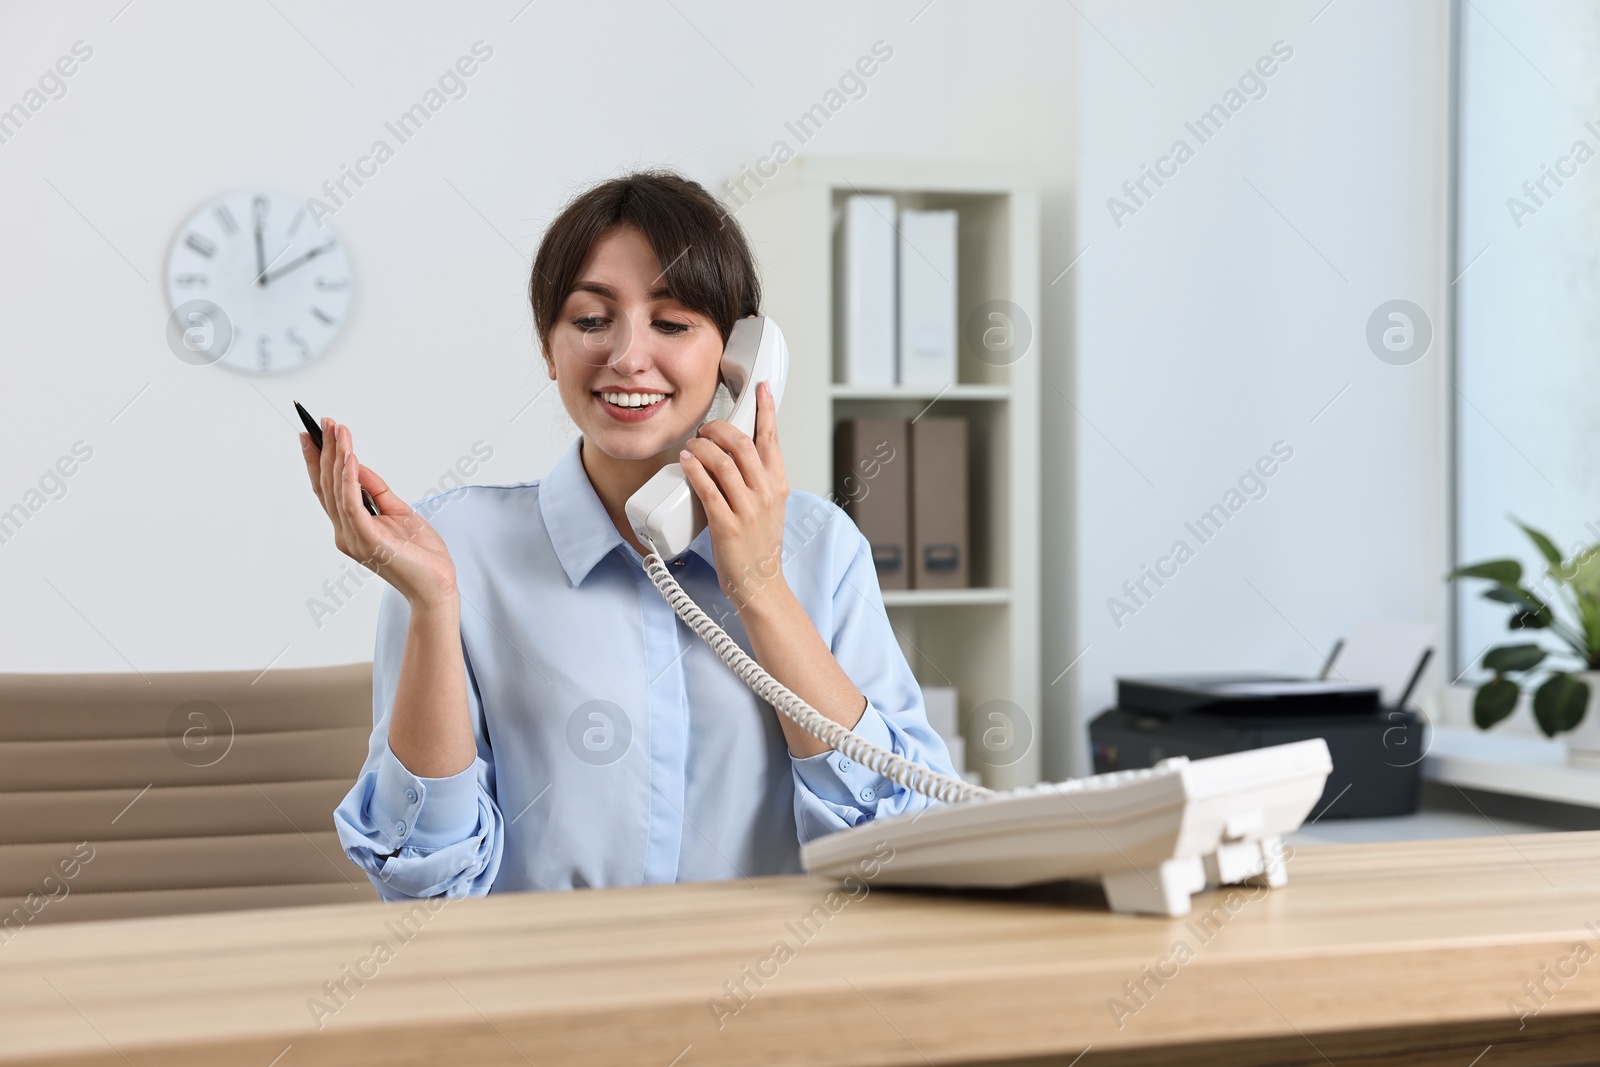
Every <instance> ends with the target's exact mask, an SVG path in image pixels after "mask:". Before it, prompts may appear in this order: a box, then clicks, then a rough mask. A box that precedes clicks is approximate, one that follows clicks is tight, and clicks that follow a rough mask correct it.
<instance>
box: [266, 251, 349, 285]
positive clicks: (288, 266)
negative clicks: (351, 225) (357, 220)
mask: <svg viewBox="0 0 1600 1067" xmlns="http://www.w3.org/2000/svg"><path fill="white" fill-rule="evenodd" d="M332 251H333V242H332V241H329V242H328V243H327V244H325V245H319V246H318V247H316V248H313V249H312V250H311V251H309V252H307V253H306V254H305V255H303V256H301V257H300V258H299V259H291V260H290V261H289V262H287V263H285V264H284V265H283V266H281V267H279V268H278V269H277V270H275V271H273V272H272V273H271V274H268V275H267V276H266V277H264V278H262V279H261V284H262V285H267V284H269V283H270V282H271V281H272V280H273V279H274V278H281V277H283V276H284V275H285V274H288V273H289V272H290V271H292V270H294V269H295V268H297V267H303V266H305V265H306V264H307V263H309V262H311V261H312V260H313V259H316V258H317V257H318V256H320V255H322V254H323V253H324V252H332Z"/></svg>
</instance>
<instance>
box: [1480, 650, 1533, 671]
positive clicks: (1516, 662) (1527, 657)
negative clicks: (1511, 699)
mask: <svg viewBox="0 0 1600 1067" xmlns="http://www.w3.org/2000/svg"><path fill="white" fill-rule="evenodd" d="M1546 654H1547V653H1546V652H1545V650H1544V649H1543V648H1542V647H1540V646H1539V645H1501V646H1500V647H1499V648H1491V649H1490V650H1489V651H1488V652H1486V653H1484V656H1483V665H1484V666H1485V667H1487V668H1488V669H1489V670H1491V671H1494V673H1496V674H1504V673H1505V672H1506V671H1527V670H1532V669H1533V668H1534V667H1537V666H1538V665H1539V664H1541V663H1543V662H1544V658H1545V656H1546Z"/></svg>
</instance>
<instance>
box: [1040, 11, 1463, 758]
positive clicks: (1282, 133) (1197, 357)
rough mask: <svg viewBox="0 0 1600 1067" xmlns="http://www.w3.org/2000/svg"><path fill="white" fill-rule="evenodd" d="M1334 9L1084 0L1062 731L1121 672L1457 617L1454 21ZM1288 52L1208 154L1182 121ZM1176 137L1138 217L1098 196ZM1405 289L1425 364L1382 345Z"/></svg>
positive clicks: (1277, 661)
mask: <svg viewBox="0 0 1600 1067" xmlns="http://www.w3.org/2000/svg"><path fill="white" fill-rule="evenodd" d="M1325 5H1326V0H1304V2H1296V3H1281V2H1267V0H1254V2H1240V3H1231V4H1225V5H1224V4H1199V3H1194V4H1174V3H1164V4H1149V3H1122V2H1118V3H1111V2H1105V0H1098V2H1085V3H1080V7H1081V8H1082V10H1083V13H1084V15H1085V16H1086V17H1087V18H1088V19H1089V20H1091V21H1092V22H1093V23H1094V25H1095V26H1096V27H1097V29H1098V32H1093V31H1085V32H1083V33H1081V35H1080V50H1079V53H1078V68H1079V78H1080V83H1079V89H1078V99H1079V111H1078V168H1077V197H1078V199H1077V220H1078V222H1077V235H1076V249H1075V251H1074V254H1076V251H1077V250H1081V249H1083V248H1084V247H1085V246H1087V247H1088V251H1087V252H1086V253H1085V254H1084V256H1083V258H1082V260H1081V261H1080V262H1079V263H1078V265H1077V266H1076V267H1074V268H1073V271H1072V273H1071V274H1070V275H1069V276H1068V277H1069V278H1071V279H1073V281H1072V283H1071V284H1075V285H1076V295H1075V300H1076V351H1075V367H1074V368H1073V371H1072V373H1070V374H1069V373H1067V372H1066V371H1064V370H1061V369H1060V368H1056V370H1057V371H1058V372H1060V374H1061V378H1060V380H1058V381H1057V382H1056V384H1057V385H1058V386H1059V387H1060V390H1061V393H1065V394H1067V395H1068V396H1070V397H1071V398H1072V403H1073V404H1075V405H1076V410H1074V409H1073V408H1072V407H1069V406H1068V405H1067V403H1066V402H1065V401H1064V400H1063V399H1062V396H1061V394H1060V393H1056V392H1055V391H1054V390H1052V389H1049V388H1048V387H1047V389H1046V402H1047V403H1053V404H1055V405H1056V410H1057V412H1058V418H1057V419H1056V420H1053V421H1054V422H1055V423H1056V425H1057V427H1058V429H1057V431H1056V432H1057V435H1058V437H1059V438H1062V439H1064V442H1065V445H1064V447H1070V448H1071V449H1072V450H1073V455H1074V463H1073V467H1072V471H1073V473H1072V475H1071V477H1072V478H1073V479H1075V482H1074V484H1073V485H1072V486H1071V487H1070V488H1069V489H1068V490H1067V491H1066V492H1065V493H1063V494H1061V495H1060V496H1059V497H1057V498H1055V499H1054V500H1053V501H1052V508H1051V511H1050V514H1051V515H1052V516H1053V520H1052V525H1053V526H1054V530H1053V531H1052V529H1050V528H1047V530H1046V543H1047V544H1049V543H1051V542H1052V541H1055V542H1056V543H1060V541H1061V539H1062V531H1063V530H1074V529H1075V530H1076V534H1077V536H1076V537H1075V538H1072V539H1071V541H1070V555H1069V558H1070V561H1071V563H1070V564H1069V563H1067V562H1066V561H1063V562H1062V563H1060V564H1058V566H1057V573H1056V575H1054V576H1050V580H1049V581H1048V582H1047V588H1046V595H1047V601H1048V602H1051V603H1052V608H1051V609H1048V610H1049V616H1048V618H1047V627H1046V630H1045V649H1046V660H1047V670H1046V673H1047V677H1046V682H1049V681H1050V680H1051V678H1052V677H1054V676H1055V672H1056V671H1060V670H1061V669H1063V668H1065V667H1066V666H1067V665H1068V664H1069V663H1070V662H1071V661H1072V660H1073V659H1074V658H1075V657H1077V656H1079V655H1080V653H1081V654H1082V658H1081V659H1080V660H1079V661H1078V662H1077V664H1076V666H1074V667H1072V669H1071V671H1069V672H1068V673H1067V674H1066V675H1065V676H1063V677H1062V678H1061V679H1060V681H1058V682H1057V683H1056V684H1055V685H1053V686H1047V693H1048V694H1049V696H1048V700H1049V701H1050V703H1049V704H1048V705H1047V707H1048V709H1049V712H1050V713H1051V714H1052V715H1054V716H1056V717H1057V718H1058V720H1068V721H1072V722H1074V723H1076V724H1077V725H1079V726H1080V727H1081V725H1082V724H1083V723H1084V722H1086V721H1087V719H1089V718H1091V717H1092V716H1093V715H1095V714H1097V713H1098V712H1099V711H1101V710H1102V709H1104V708H1105V707H1107V706H1109V705H1110V704H1111V703H1112V701H1113V698H1114V678H1115V677H1116V676H1117V675H1120V674H1131V673H1136V672H1157V671H1183V670H1195V671H1200V670H1211V671H1219V670H1238V669H1258V670H1270V671H1284V672H1292V673H1300V674H1305V673H1309V672H1314V671H1315V670H1316V669H1318V668H1319V667H1320V664H1321V660H1322V657H1323V656H1324V655H1325V654H1326V652H1327V651H1328V649H1329V648H1330V647H1331V646H1332V644H1333V642H1334V640H1335V639H1336V638H1337V637H1338V636H1340V635H1341V634H1343V633H1346V632H1348V631H1349V630H1350V628H1351V627H1352V625H1353V624H1355V623H1357V622H1358V621H1359V620H1362V619H1365V618H1382V617H1396V618H1420V619H1425V620H1429V621H1432V622H1434V623H1435V624H1436V625H1439V627H1440V633H1441V634H1442V633H1443V623H1444V610H1445V604H1446V599H1445V586H1444V585H1443V583H1442V581H1441V577H1442V575H1443V574H1444V572H1445V571H1446V569H1447V544H1448V522H1447V511H1446V507H1447V501H1448V494H1447V471H1448V463H1447V458H1446V456H1447V454H1446V444H1447V442H1446V430H1447V414H1446V413H1447V397H1448V393H1449V387H1448V384H1447V379H1446V374H1445V358H1444V357H1445V350H1446V349H1445V344H1444V341H1445V338H1444V336H1443V330H1444V327H1445V323H1444V321H1443V320H1444V313H1445V295H1446V289H1447V285H1448V281H1449V278H1448V275H1447V261H1446V258H1445V256H1446V248H1447V235H1448V230H1447V203H1446V190H1447V181H1446V178H1447V156H1446V152H1447V144H1448V141H1447V130H1448V128H1447V101H1448V33H1447V30H1448V24H1447V7H1446V4H1445V3H1443V2H1442V0H1437V2H1426V3H1406V4H1395V3H1392V2H1389V0H1337V2H1336V3H1334V4H1332V5H1331V6H1325ZM1280 40H1281V41H1284V42H1286V44H1287V45H1288V46H1289V47H1290V48H1292V49H1293V56H1292V58H1290V59H1289V60H1288V61H1287V62H1283V63H1281V64H1280V65H1279V66H1278V67H1277V69H1276V71H1275V73H1274V74H1273V75H1272V77H1270V78H1267V79H1263V81H1264V83H1265V85H1266V93H1265V95H1264V96H1262V97H1261V98H1260V99H1254V100H1248V101H1246V102H1245V103H1244V104H1243V106H1242V107H1240V108H1239V109H1238V111H1237V113H1235V114H1233V115H1232V116H1231V117H1230V118H1229V119H1228V121H1227V123H1226V124H1225V125H1224V126H1223V128H1222V129H1221V131H1220V132H1218V133H1216V134H1215V135H1214V137H1212V138H1211V139H1210V140H1208V141H1207V142H1206V143H1204V144H1201V143H1200V142H1199V140H1198V139H1197V138H1196V137H1195V136H1194V135H1193V134H1192V133H1191V132H1189V131H1188V130H1186V129H1185V127H1184V123H1185V121H1186V120H1192V119H1194V118H1195V117H1196V116H1198V115H1199V114H1201V113H1202V112H1203V111H1205V110H1206V109H1207V108H1208V107H1209V106H1210V105H1212V104H1213V103H1217V102H1219V101H1222V100H1223V97H1224V94H1225V93H1226V92H1227V90H1228V89H1229V88H1230V87H1232V86H1235V85H1236V84H1237V82H1238V79H1239V78H1240V76H1241V74H1243V73H1244V72H1245V71H1246V70H1247V69H1249V68H1250V67H1251V66H1252V65H1253V64H1254V63H1255V62H1256V61H1257V59H1258V57H1261V56H1263V55H1269V54H1270V53H1271V50H1272V46H1273V44H1274V42H1276V41H1280ZM1179 138H1182V139H1185V140H1187V141H1188V142H1189V144H1190V146H1191V147H1192V148H1194V149H1195V152H1194V155H1193V158H1191V159H1189V160H1188V161H1187V162H1186V163H1183V164H1182V165H1181V166H1180V167H1178V172H1177V174H1176V175H1175V176H1174V177H1172V178H1170V179H1168V180H1167V181H1166V184H1165V185H1164V186H1163V187H1161V188H1159V189H1158V188H1155V187H1154V186H1153V185H1151V186H1150V189H1151V191H1152V193H1153V195H1152V196H1150V197H1148V198H1147V199H1145V203H1144V205H1143V206H1141V207H1137V210H1136V213H1135V214H1133V215H1132V216H1129V217H1125V218H1123V219H1122V220H1121V222H1122V224H1121V226H1120V227H1119V226H1117V225H1116V223H1115V222H1114V221H1113V219H1112V216H1111V213H1110V211H1109V209H1108V207H1107V199H1108V198H1109V197H1112V196H1123V194H1122V193H1121V192H1120V187H1121V185H1122V183H1123V182H1124V181H1125V180H1128V179H1131V178H1137V177H1138V176H1139V173H1140V166H1141V164H1154V163H1155V162H1156V159H1157V157H1158V156H1160V155H1162V154H1164V153H1166V152H1167V151H1168V150H1169V149H1170V147H1171V146H1172V144H1173V142H1174V141H1175V140H1177V139H1179ZM1124 198H1125V197H1124ZM1125 199H1126V198H1125ZM1068 258H1070V257H1068ZM1067 261H1068V259H1062V260H1059V261H1058V262H1057V263H1054V264H1047V265H1046V271H1045V276H1046V278H1047V279H1048V278H1052V277H1054V276H1055V273H1056V271H1058V270H1060V269H1061V267H1062V266H1064V265H1065V263H1066V262H1067ZM1059 284H1061V285H1066V284H1069V283H1068V282H1067V281H1065V280H1064V281H1062V282H1061V283H1059ZM1396 298H1403V299H1407V300H1411V301H1413V302H1415V303H1416V304H1418V305H1420V306H1421V307H1422V308H1423V309H1424V310H1425V311H1426V313H1427V314H1428V315H1429V316H1430V317H1431V319H1432V321H1433V326H1434V331H1435V332H1434V340H1433V345H1432V348H1431V350H1430V351H1429V352H1428V353H1427V354H1426V355H1425V356H1424V357H1423V358H1422V359H1420V360H1419V361H1417V362H1415V363H1413V364H1411V365H1409V366H1393V365H1390V364H1388V363H1384V362H1381V361H1379V360H1378V359H1377V358H1376V357H1375V356H1374V355H1373V353H1372V352H1371V351H1370V350H1369V349H1368V346H1367V343H1366V340H1365V330H1366V324H1367V320H1368V317H1369V316H1370V315H1371V314H1372V312H1373V311H1374V309H1375V308H1377V307H1378V305H1380V304H1382V303H1383V302H1385V301H1388V300H1391V299H1396ZM1335 397H1337V398H1338V399H1337V400H1335ZM1330 402H1332V406H1329V404H1330ZM1277 441H1283V442H1285V443H1286V444H1287V446H1288V447H1290V448H1292V449H1293V458H1292V459H1291V460H1290V461H1289V462H1287V463H1286V464H1283V465H1282V466H1281V467H1279V468H1278V469H1277V471H1276V473H1275V474H1274V475H1273V476H1272V477H1271V478H1270V479H1267V480H1266V482H1265V484H1266V486H1267V489H1268V492H1267V495H1266V496H1265V497H1264V498H1262V499H1259V500H1255V501H1251V502H1248V503H1245V504H1244V506H1243V507H1242V508H1240V509H1239V511H1238V512H1237V514H1234V515H1233V516H1232V517H1231V518H1230V519H1229V520H1228V522H1227V523H1226V525H1225V526H1224V527H1223V529H1222V530H1221V531H1220V532H1219V533H1218V534H1217V535H1216V536H1215V537H1214V539H1212V540H1211V541H1209V542H1208V543H1206V544H1201V543H1200V542H1199V540H1198V539H1197V538H1196V537H1194V536H1193V535H1192V534H1190V533H1189V532H1188V531H1186V530H1185V527H1184V523H1185V522H1186V521H1188V520H1192V519H1194V518H1195V517H1196V516H1198V515H1199V514H1200V513H1201V512H1202V511H1204V510H1205V509H1206V508H1208V507H1209V506H1210V505H1211V504H1212V503H1214V502H1217V501H1219V500H1221V499H1222V498H1223V496H1224V494H1225V492H1226V491H1227V490H1228V489H1229V488H1230V487H1231V486H1234V485H1235V484H1236V482H1237V480H1238V479H1239V477H1240V475H1241V474H1242V473H1243V472H1244V471H1246V469H1247V468H1249V467H1250V466H1251V465H1252V464H1253V463H1254V462H1255V461H1256V460H1257V458H1258V457H1260V456H1262V455H1264V454H1268V453H1269V452H1270V449H1271V447H1272V445H1273V443H1274V442H1277ZM1058 447H1061V446H1059V445H1058ZM1180 539H1183V540H1186V541H1188V542H1189V545H1190V547H1191V548H1193V549H1194V550H1195V551H1194V556H1193V558H1192V559H1190V560H1189V561H1188V562H1187V563H1184V564H1182V565H1181V566H1179V567H1178V568H1177V574H1176V575H1175V576H1174V577H1172V578H1170V579H1167V580H1166V582H1165V585H1164V586H1162V587H1160V588H1156V587H1155V586H1154V584H1153V583H1147V588H1149V589H1150V590H1151V591H1152V592H1153V595H1152V596H1150V597H1148V598H1144V597H1142V596H1141V599H1143V600H1144V606H1143V607H1139V608H1138V610H1137V613H1136V614H1134V615H1132V616H1129V617H1126V618H1123V619H1122V620H1121V625H1120V626H1119V625H1117V624H1116V623H1115V622H1114V621H1113V619H1112V614H1111V611H1110V610H1109V609H1108V606H1107V601H1108V600H1109V599H1110V598H1112V597H1123V598H1124V600H1126V599H1127V598H1126V597H1125V595H1124V594H1123V592H1122V589H1121V587H1122V583H1123V582H1124V581H1125V580H1135V579H1138V578H1139V577H1140V574H1141V567H1142V566H1143V565H1154V564H1155V563H1156V562H1157V560H1158V558H1159V557H1162V556H1163V555H1165V554H1166V553H1167V552H1168V551H1169V549H1170V548H1171V546H1173V544H1174V543H1175V542H1176V541H1178V540H1180ZM1069 565H1070V566H1071V567H1073V568H1075V574H1073V573H1067V568H1068V566H1069ZM1168 569H1169V570H1170V569H1171V565H1170V564H1169V565H1168ZM1131 603H1132V602H1131V601H1130V604H1131ZM1085 648H1087V652H1084V651H1083V650H1084V649H1085ZM1052 656H1053V657H1054V658H1055V661H1056V662H1055V667H1054V669H1053V670H1052V669H1050V668H1049V666H1048V661H1049V660H1050V659H1051V657H1052ZM1436 676H1437V672H1436V673H1435V677H1436ZM1076 736H1077V734H1076V731H1061V730H1058V731H1056V732H1055V733H1054V734H1053V742H1052V744H1051V746H1050V748H1049V750H1048V751H1047V752H1046V753H1045V757H1046V772H1047V773H1048V774H1051V775H1054V776H1060V775H1063V774H1065V773H1067V772H1068V771H1074V772H1080V771H1081V770H1083V769H1084V768H1085V767H1086V766H1087V753H1086V752H1085V751H1084V750H1083V746H1081V745H1078V744H1074V743H1073V742H1074V740H1075V737H1076Z"/></svg>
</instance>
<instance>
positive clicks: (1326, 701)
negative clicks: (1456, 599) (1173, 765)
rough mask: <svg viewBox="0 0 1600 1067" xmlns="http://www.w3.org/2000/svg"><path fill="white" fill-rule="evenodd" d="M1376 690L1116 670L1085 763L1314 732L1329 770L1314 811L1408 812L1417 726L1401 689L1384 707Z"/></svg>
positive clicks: (1149, 760) (1139, 763) (1195, 755)
mask: <svg viewBox="0 0 1600 1067" xmlns="http://www.w3.org/2000/svg"><path fill="white" fill-rule="evenodd" d="M1420 672H1421V668H1420V667H1419V668H1418V673H1419V674H1420ZM1408 688H1409V687H1408ZM1381 692H1382V691H1381V690H1380V688H1379V687H1378V686H1375V685H1366V684H1361V683H1355V682H1348V681H1336V680H1326V679H1321V678H1318V679H1307V678H1284V677H1278V676H1273V675H1266V674H1229V675H1170V676H1152V677H1141V678H1119V679H1117V703H1116V706H1115V707H1112V708H1108V709H1107V710H1106V711H1104V712H1102V713H1101V714H1100V715H1098V716H1096V717H1095V718H1094V720H1093V721H1091V722H1090V724H1089V740H1090V742H1091V743H1092V745H1093V749H1094V769H1095V772H1096V773H1100V772H1104V771H1118V770H1127V769H1131V768H1136V767H1151V766H1154V765H1155V764H1156V763H1157V762H1159V761H1160V760H1163V759H1165V758H1167V757H1168V756H1188V757H1189V758H1190V759H1200V758H1202V757H1205V756H1218V755H1222V754H1223V753H1227V752H1239V751H1242V750H1245V749H1251V748H1263V747H1265V746H1267V745H1281V744H1287V743H1288V742H1291V741H1303V740H1306V739H1307V738H1312V737H1320V738H1322V739H1323V740H1324V741H1326V742H1327V743H1328V752H1329V754H1330V755H1331V756H1332V757H1333V773H1332V774H1330V775H1328V781H1327V786H1326V788H1325V789H1324V790H1323V794H1322V799H1321V800H1320V801H1318V803H1317V805H1316V807H1314V808H1313V809H1312V810H1313V812H1314V813H1316V815H1315V817H1316V818H1329V819H1335V818H1347V819H1348V818H1366V817H1372V816H1381V815H1409V814H1411V813H1412V812H1414V811H1416V810H1417V792H1418V787H1419V785H1420V782H1421V774H1422V755H1423V753H1424V752H1426V751H1427V738H1426V736H1425V734H1424V730H1425V724H1424V721H1423V719H1422V718H1421V716H1419V715H1417V714H1416V713H1415V712H1412V711H1410V710H1408V709H1407V708H1406V707H1405V699H1404V697H1402V698H1401V699H1400V700H1399V701H1397V702H1396V704H1395V705H1391V706H1385V704H1384V703H1383V701H1382V699H1381ZM1408 695H1409V694H1408Z"/></svg>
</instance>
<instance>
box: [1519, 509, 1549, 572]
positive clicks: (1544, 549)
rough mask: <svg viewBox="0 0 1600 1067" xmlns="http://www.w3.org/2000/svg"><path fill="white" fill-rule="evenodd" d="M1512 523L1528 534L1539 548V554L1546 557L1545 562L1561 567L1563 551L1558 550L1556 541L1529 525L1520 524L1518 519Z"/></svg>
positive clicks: (1529, 538)
mask: <svg viewBox="0 0 1600 1067" xmlns="http://www.w3.org/2000/svg"><path fill="white" fill-rule="evenodd" d="M1511 521H1512V522H1515V523H1516V524H1517V525H1518V526H1520V527H1522V532H1523V533H1525V534H1527V535H1528V540H1530V541H1532V542H1533V543H1534V545H1536V546H1537V547H1538V549H1539V554H1540V555H1541V556H1543V557H1544V561H1545V562H1546V563H1548V564H1550V566H1552V567H1559V566H1560V565H1561V550H1560V549H1558V548H1556V546H1555V542H1554V541H1551V540H1550V538H1548V537H1546V536H1545V535H1544V534H1542V533H1540V532H1539V531H1538V530H1535V529H1534V528H1533V527H1532V526H1529V525H1528V524H1527V523H1524V522H1519V521H1518V520H1516V519H1512V520H1511Z"/></svg>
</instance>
